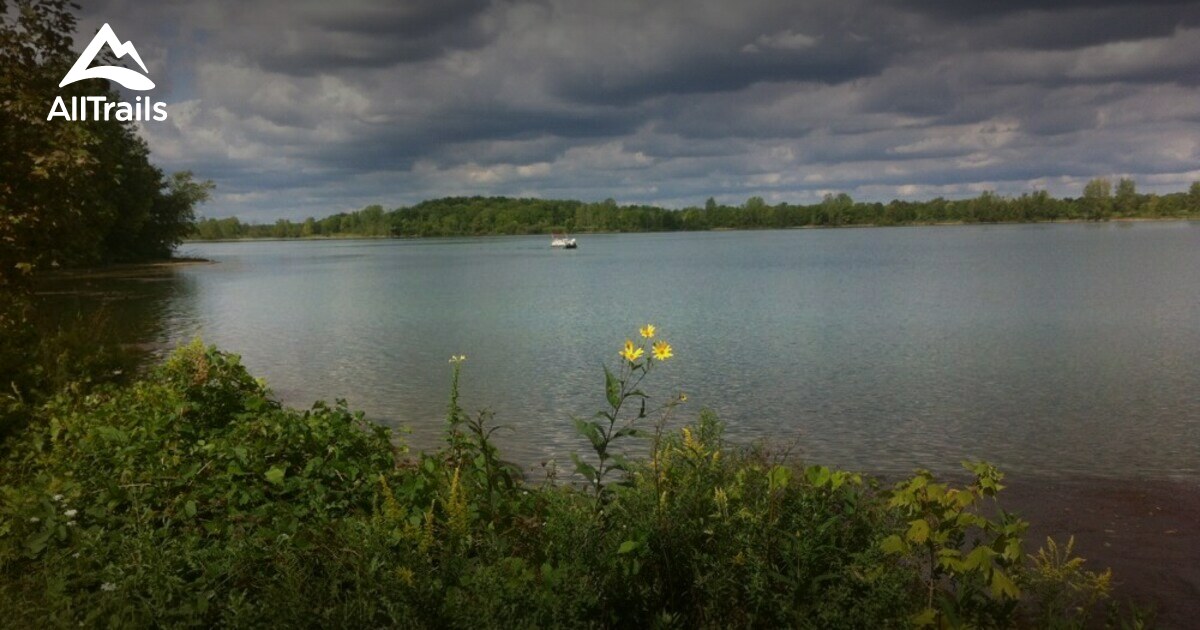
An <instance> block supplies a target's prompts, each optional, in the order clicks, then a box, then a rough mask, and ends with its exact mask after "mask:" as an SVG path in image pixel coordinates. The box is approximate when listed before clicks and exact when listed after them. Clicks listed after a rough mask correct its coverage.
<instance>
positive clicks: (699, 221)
mask: <svg viewBox="0 0 1200 630" xmlns="http://www.w3.org/2000/svg"><path fill="white" fill-rule="evenodd" d="M1172 217H1174V218H1188V217H1200V182H1195V183H1193V184H1192V185H1191V187H1190V189H1189V190H1188V191H1186V192H1177V193H1170V194H1164V195H1159V194H1142V193H1139V192H1137V185H1136V184H1135V183H1134V181H1133V180H1131V179H1121V180H1119V181H1118V182H1117V183H1116V185H1115V186H1114V185H1113V184H1112V182H1111V180H1109V179H1106V178H1097V179H1093V180H1091V181H1090V182H1088V183H1087V185H1086V186H1084V189H1083V194H1082V195H1081V196H1080V197H1077V198H1070V197H1063V198H1058V197H1052V196H1051V195H1050V194H1049V193H1047V192H1046V191H1036V192H1030V193H1026V194H1022V195H1018V196H1002V195H998V194H996V193H994V192H984V193H982V194H980V195H979V196H978V197H974V198H971V199H944V198H941V197H939V198H936V199H931V200H928V201H903V200H898V199H897V200H894V201H891V202H889V203H880V202H859V201H855V200H854V199H852V198H851V197H850V195H847V194H845V193H841V194H836V195H833V194H830V195H826V196H825V198H824V199H823V200H821V201H820V202H818V203H815V204H810V205H803V204H789V203H780V204H775V205H772V204H769V203H767V202H766V201H765V200H764V199H763V198H762V197H751V198H749V199H747V200H746V202H745V203H743V204H741V205H727V204H720V203H717V202H716V200H714V199H712V198H709V199H708V201H707V202H706V203H705V204H704V206H703V207H688V208H682V209H667V208H661V207H657V206H649V205H618V204H617V202H616V201H614V200H613V199H606V200H604V201H601V202H598V203H588V202H583V201H573V200H556V199H531V198H521V199H518V198H511V197H446V198H443V199H434V200H430V201H423V202H421V203H418V204H416V205H414V206H411V207H401V208H396V209H394V210H390V211H388V210H384V208H383V207H382V206H380V205H371V206H367V207H366V208H363V209H362V210H358V211H355V212H343V213H338V214H334V215H331V216H328V217H325V218H323V219H316V218H313V217H309V218H307V219H305V220H303V221H298V222H297V221H289V220H287V219H280V220H278V221H276V222H275V223H273V224H256V223H245V222H242V221H240V220H239V219H237V218H236V217H229V218H224V219H216V218H207V219H201V220H200V221H198V222H197V223H196V229H195V231H194V232H193V233H192V234H191V238H193V239H197V240H221V239H242V238H307V237H351V236H393V237H414V236H479V235H492V234H545V233H548V232H552V231H561V230H565V231H568V232H655V231H676V230H719V229H765V228H795V227H837V226H853V225H881V226H886V225H918V224H934V223H1023V222H1039V221H1106V220H1110V219H1122V218H1172Z"/></svg>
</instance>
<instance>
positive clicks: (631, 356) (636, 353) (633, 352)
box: [620, 339, 645, 363]
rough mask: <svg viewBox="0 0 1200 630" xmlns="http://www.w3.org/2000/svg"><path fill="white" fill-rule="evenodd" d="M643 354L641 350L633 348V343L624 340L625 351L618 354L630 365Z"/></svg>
mask: <svg viewBox="0 0 1200 630" xmlns="http://www.w3.org/2000/svg"><path fill="white" fill-rule="evenodd" d="M643 352H645V351H644V350H642V349H641V348H635V347H634V346H633V341H631V340H629V339H626V340H625V349H624V350H622V351H621V352H620V354H621V356H623V357H625V358H626V359H627V360H628V361H629V362H630V363H633V362H634V361H637V360H638V357H640V356H642V353H643Z"/></svg>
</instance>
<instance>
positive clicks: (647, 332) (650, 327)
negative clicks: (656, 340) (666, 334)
mask: <svg viewBox="0 0 1200 630" xmlns="http://www.w3.org/2000/svg"><path fill="white" fill-rule="evenodd" d="M655 330H656V329H655V328H654V324H646V325H645V326H642V327H641V328H640V329H638V332H640V333H642V337H645V338H646V339H650V338H652V337H654V331H655Z"/></svg>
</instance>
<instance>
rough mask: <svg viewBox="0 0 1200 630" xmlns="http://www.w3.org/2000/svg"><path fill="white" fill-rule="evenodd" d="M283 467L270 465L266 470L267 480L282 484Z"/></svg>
mask: <svg viewBox="0 0 1200 630" xmlns="http://www.w3.org/2000/svg"><path fill="white" fill-rule="evenodd" d="M283 474H284V473H283V469H282V468H279V467H278V466H274V467H272V468H271V469H270V470H268V471H267V472H266V475H265V476H266V478H267V481H269V482H271V483H273V484H275V485H277V486H279V485H283Z"/></svg>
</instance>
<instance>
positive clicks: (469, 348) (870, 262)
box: [76, 223, 1200, 479]
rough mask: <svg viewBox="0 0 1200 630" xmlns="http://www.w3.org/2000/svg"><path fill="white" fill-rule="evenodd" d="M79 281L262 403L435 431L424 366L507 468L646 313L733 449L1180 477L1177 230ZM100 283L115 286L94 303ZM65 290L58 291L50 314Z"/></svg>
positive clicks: (810, 240) (1196, 373) (566, 447)
mask: <svg viewBox="0 0 1200 630" xmlns="http://www.w3.org/2000/svg"><path fill="white" fill-rule="evenodd" d="M182 253H184V254H187V255H195V256H203V257H207V258H211V259H214V260H216V261H218V264H214V265H197V266H187V267H181V268H178V269H176V270H174V271H173V272H171V273H169V274H166V275H165V276H162V277H159V278H152V279H138V280H133V279H126V280H122V281H112V285H110V284H107V283H108V282H109V281H103V282H101V284H102V285H103V287H104V288H103V291H106V292H107V291H111V292H113V293H121V294H123V295H125V297H123V298H121V299H120V300H111V301H112V302H113V308H115V309H119V310H120V311H121V312H122V313H125V315H123V316H124V317H129V318H130V321H151V320H152V321H154V322H157V323H156V324H155V325H152V326H149V327H148V328H146V330H145V331H144V333H143V332H139V333H138V334H145V335H147V336H145V337H142V338H148V339H152V340H156V341H159V342H164V343H167V344H173V343H178V342H182V341H187V340H188V339H190V338H191V337H192V336H194V335H196V334H201V335H203V337H204V338H205V340H206V341H208V342H210V343H216V344H218V345H220V346H222V347H223V348H226V349H229V350H233V351H236V352H239V353H241V354H242V355H243V358H244V360H245V362H246V363H247V364H248V365H249V366H250V368H251V369H252V370H253V371H254V372H255V373H256V374H258V375H260V376H264V377H265V378H266V379H267V380H268V382H269V383H270V384H271V385H272V387H273V388H274V390H275V391H276V393H277V394H278V395H279V396H280V397H281V398H282V399H283V400H285V401H286V402H288V403H291V404H295V405H300V406H303V405H307V404H309V403H311V402H312V401H313V400H314V399H317V398H325V399H333V398H337V397H344V398H347V399H349V401H350V402H351V404H352V405H353V406H356V407H358V408H362V409H365V410H366V411H367V412H368V414H369V415H371V416H373V417H375V418H377V419H380V420H382V421H385V422H389V423H394V424H398V425H405V426H408V427H411V429H412V435H411V436H410V437H409V439H410V441H411V442H412V443H413V444H414V445H416V446H428V445H430V444H432V443H433V442H434V441H435V440H436V439H437V437H438V435H439V432H440V431H441V428H442V426H441V422H442V417H443V412H444V408H445V403H446V394H447V386H448V380H449V366H448V365H447V363H446V360H447V358H448V357H449V356H450V355H452V354H458V353H464V354H467V355H468V356H469V360H468V362H467V363H466V364H465V366H464V401H465V403H466V406H467V407H468V408H480V407H485V406H486V407H489V408H491V409H493V410H494V411H496V413H497V421H498V422H500V423H502V424H507V425H509V426H511V427H512V428H513V431H511V432H508V433H506V434H505V435H504V437H503V438H502V441H503V442H504V444H505V446H506V449H507V452H508V454H509V456H510V457H512V458H514V459H517V460H519V461H523V462H525V463H530V464H532V463H535V462H537V461H541V460H544V459H547V458H557V459H558V460H559V461H563V460H565V459H566V455H567V453H569V452H570V451H571V450H576V449H582V445H581V443H580V442H579V441H578V440H577V438H576V437H575V436H574V434H573V431H572V430H571V424H570V422H569V419H568V418H569V416H570V415H571V414H576V415H587V414H590V413H592V412H594V411H596V410H597V409H599V408H600V406H601V405H602V403H603V399H602V396H603V393H602V381H603V379H602V375H601V371H600V363H601V362H602V361H608V360H615V359H616V351H617V349H618V346H619V344H620V342H622V341H624V339H625V338H626V337H627V336H630V335H631V334H633V333H634V332H635V327H636V326H637V325H640V324H643V323H646V322H654V323H656V324H658V325H659V326H660V328H661V330H662V331H663V334H664V335H665V336H666V337H667V338H668V339H669V340H670V341H671V342H672V343H673V345H674V346H675V348H676V352H677V359H675V360H673V361H672V362H671V363H670V364H668V366H666V369H663V370H662V371H660V372H658V374H657V375H656V378H658V382H657V383H655V384H652V385H651V387H652V388H653V389H654V390H655V391H658V392H661V393H662V394H663V395H666V394H668V393H670V392H674V391H678V390H679V389H683V390H684V391H686V392H687V393H688V394H689V405H688V406H689V407H693V409H698V408H699V407H700V406H709V407H712V408H714V409H716V410H717V411H718V412H719V413H720V414H721V416H722V417H723V418H724V419H725V420H726V421H727V422H728V423H729V432H730V435H731V436H732V437H734V438H735V439H737V440H742V441H749V440H755V439H766V440H771V441H772V442H776V443H786V442H788V441H791V440H795V441H796V444H797V451H798V452H799V453H800V454H801V455H802V456H804V457H806V458H810V459H814V460H819V461H822V462H827V463H831V464H837V465H843V466H850V467H856V468H869V469H872V470H880V471H884V470H902V469H908V468H911V467H914V466H925V467H931V468H937V469H945V468H950V467H952V466H954V465H955V464H956V463H957V461H958V460H960V459H963V458H966V457H984V458H987V459H989V460H991V461H993V462H995V463H997V464H1000V465H1002V466H1005V467H1007V468H1008V469H1011V470H1014V471H1031V472H1039V473H1047V474H1072V473H1086V474H1092V475H1121V476H1131V475H1132V476H1147V477H1157V476H1174V477H1182V478H1188V479H1200V439H1197V438H1198V437H1200V435H1198V434H1200V429H1198V423H1200V367H1197V366H1200V273H1197V270H1198V269H1200V226H1198V225H1195V224H1189V223H1161V224H1140V225H1136V226H1132V227H1119V226H1117V225H1039V226H980V227H956V228H888V229H853V230H803V231H779V232H733V233H698V234H638V235H593V236H585V237H583V238H581V239H580V249H578V250H575V251H554V250H551V249H550V248H549V246H548V243H547V239H546V238H543V237H511V238H489V239H438V240H422V241H308V242H257V243H215V244H193V245H187V246H185V247H184V248H183V251H182ZM114 285H119V286H114ZM76 299H78V298H76Z"/></svg>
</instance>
